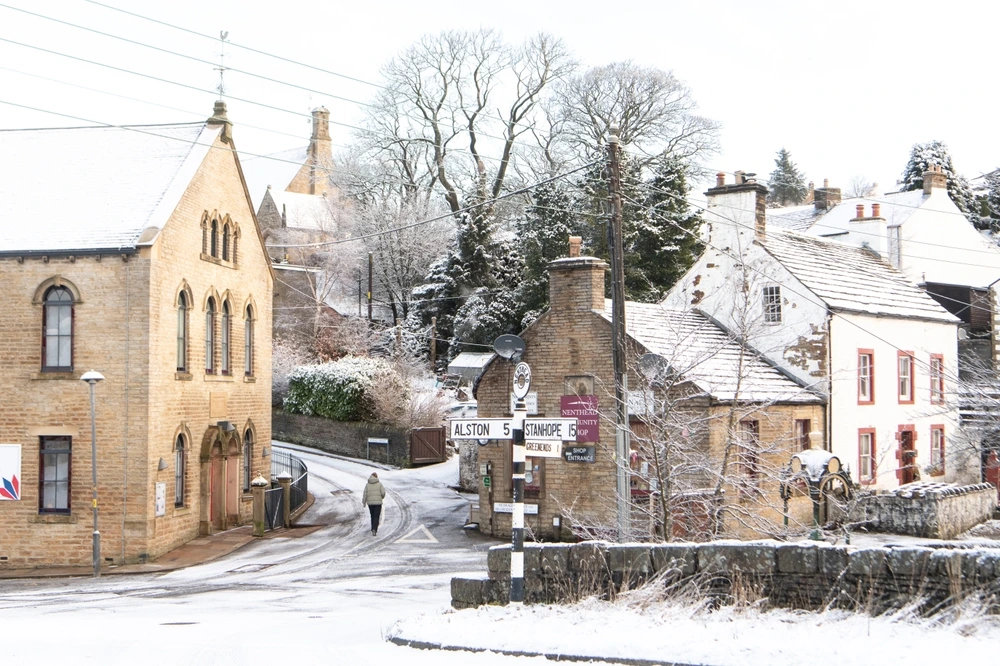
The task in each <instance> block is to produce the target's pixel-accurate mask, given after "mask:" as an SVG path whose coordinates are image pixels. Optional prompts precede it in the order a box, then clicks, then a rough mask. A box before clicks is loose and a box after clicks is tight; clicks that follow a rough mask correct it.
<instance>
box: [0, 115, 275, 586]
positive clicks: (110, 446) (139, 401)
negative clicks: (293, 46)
mask: <svg viewBox="0 0 1000 666" xmlns="http://www.w3.org/2000/svg"><path fill="white" fill-rule="evenodd" d="M0 154H3V155H4V160H3V162H2V164H0V279H2V282H3V285H4V292H3V303H4V315H5V316H4V317H3V318H2V319H0V358H2V359H3V368H4V381H3V382H2V383H0V404H2V405H3V407H2V408H0V489H2V492H0V525H3V530H0V567H4V566H8V567H28V566H61V565H86V564H90V563H91V557H92V554H91V538H92V537H91V533H92V530H93V525H92V508H91V494H92V485H91V465H92V456H91V445H92V441H91V421H90V394H89V387H88V385H87V384H86V383H84V382H81V381H80V377H81V375H82V374H83V373H85V372H87V371H89V370H95V371H97V372H100V373H101V374H102V375H103V376H104V378H105V379H104V381H102V382H100V383H99V384H97V385H96V388H95V393H96V451H97V456H96V458H97V497H98V499H97V502H98V508H99V525H98V527H99V530H100V532H101V545H102V553H101V555H102V560H103V563H104V564H105V565H109V564H114V565H117V564H122V563H132V562H142V561H146V560H147V559H154V558H156V557H158V556H159V555H162V554H163V553H165V552H167V551H169V550H171V549H173V548H175V547H177V546H179V545H181V544H183V543H185V542H187V541H189V540H191V539H192V538H194V537H196V536H198V535H199V534H208V533H211V532H214V531H220V530H225V529H228V528H231V527H234V526H236V525H240V524H241V523H244V522H247V521H249V520H250V519H251V499H250V497H251V496H250V487H249V482H250V479H251V478H252V477H253V476H254V475H256V474H257V472H258V471H262V472H264V473H265V474H267V472H268V470H269V467H270V461H269V458H267V457H265V453H266V449H267V448H268V447H269V446H270V437H271V412H270V393H271V298H272V291H273V274H272V272H271V268H270V262H269V260H268V258H267V254H266V252H265V249H264V242H263V239H262V237H261V234H260V230H259V228H258V225H257V222H256V218H255V215H254V210H253V206H252V204H251V201H250V197H249V194H248V191H247V188H246V185H245V181H244V178H243V174H242V170H241V166H240V161H239V158H238V156H237V154H236V150H235V144H234V143H233V139H232V125H231V123H230V122H229V120H228V119H227V117H226V108H225V104H224V103H223V102H217V103H216V106H215V113H214V115H213V116H212V117H211V118H209V119H208V120H207V121H206V122H200V123H188V124H176V125H147V126H131V127H80V128H67V129H32V130H11V131H0ZM54 169H57V171H54Z"/></svg>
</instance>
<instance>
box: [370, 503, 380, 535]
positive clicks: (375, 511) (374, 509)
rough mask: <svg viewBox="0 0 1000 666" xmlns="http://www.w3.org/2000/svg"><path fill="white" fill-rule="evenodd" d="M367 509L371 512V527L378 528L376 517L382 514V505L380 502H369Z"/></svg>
mask: <svg viewBox="0 0 1000 666" xmlns="http://www.w3.org/2000/svg"><path fill="white" fill-rule="evenodd" d="M368 510H369V511H370V512H371V514H372V529H373V530H377V529H378V519H379V517H380V516H381V515H382V505H381V504H369V505H368Z"/></svg>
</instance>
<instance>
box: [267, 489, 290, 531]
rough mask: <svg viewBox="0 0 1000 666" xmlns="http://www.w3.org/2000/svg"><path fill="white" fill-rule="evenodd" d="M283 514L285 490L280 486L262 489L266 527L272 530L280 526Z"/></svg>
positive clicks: (282, 521)
mask: <svg viewBox="0 0 1000 666" xmlns="http://www.w3.org/2000/svg"><path fill="white" fill-rule="evenodd" d="M284 516H285V491H284V490H282V489H281V486H278V487H277V488H271V489H270V490H265V491H264V518H265V519H266V520H267V529H268V530H273V529H275V528H276V527H282V526H283V523H284Z"/></svg>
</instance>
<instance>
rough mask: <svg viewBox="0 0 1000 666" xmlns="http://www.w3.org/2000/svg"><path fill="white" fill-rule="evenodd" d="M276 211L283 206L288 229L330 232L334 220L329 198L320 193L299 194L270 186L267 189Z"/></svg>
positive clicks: (333, 228)
mask: <svg viewBox="0 0 1000 666" xmlns="http://www.w3.org/2000/svg"><path fill="white" fill-rule="evenodd" d="M267 194H268V195H270V197H271V200H272V201H274V205H275V206H276V207H277V209H278V212H279V213H280V212H281V211H282V207H284V211H285V220H286V226H287V227H288V228H289V229H312V230H316V231H327V232H332V231H334V230H335V229H336V220H335V219H334V217H333V212H332V211H331V210H330V203H329V200H328V199H327V198H326V197H325V196H323V195H322V194H300V193H298V192H283V191H281V190H276V189H275V188H273V187H272V188H271V189H269V190H267Z"/></svg>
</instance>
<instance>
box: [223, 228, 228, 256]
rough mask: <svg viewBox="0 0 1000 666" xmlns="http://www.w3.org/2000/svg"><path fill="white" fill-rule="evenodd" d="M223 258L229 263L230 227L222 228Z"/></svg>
mask: <svg viewBox="0 0 1000 666" xmlns="http://www.w3.org/2000/svg"><path fill="white" fill-rule="evenodd" d="M222 258H223V260H225V261H229V225H228V224H226V225H224V226H223V227H222Z"/></svg>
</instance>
